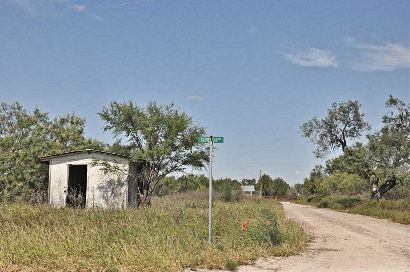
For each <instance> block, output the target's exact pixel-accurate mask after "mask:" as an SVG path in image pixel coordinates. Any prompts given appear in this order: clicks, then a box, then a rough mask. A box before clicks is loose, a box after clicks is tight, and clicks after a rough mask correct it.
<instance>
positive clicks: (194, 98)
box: [186, 95, 204, 101]
mask: <svg viewBox="0 0 410 272" xmlns="http://www.w3.org/2000/svg"><path fill="white" fill-rule="evenodd" d="M186 99H188V100H189V101H201V100H204V98H203V97H202V96H198V95H191V96H188V97H187V98H186Z"/></svg>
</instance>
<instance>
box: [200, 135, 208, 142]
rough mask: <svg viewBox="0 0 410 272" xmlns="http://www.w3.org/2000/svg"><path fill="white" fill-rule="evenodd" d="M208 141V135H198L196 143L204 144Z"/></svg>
mask: <svg viewBox="0 0 410 272" xmlns="http://www.w3.org/2000/svg"><path fill="white" fill-rule="evenodd" d="M208 142H209V137H208V136H200V137H198V143H200V144H206V143H208Z"/></svg>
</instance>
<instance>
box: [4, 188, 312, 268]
mask: <svg viewBox="0 0 410 272" xmlns="http://www.w3.org/2000/svg"><path fill="white" fill-rule="evenodd" d="M213 214H214V221H213V234H214V242H213V245H209V244H208V243H207V203H206V198H205V196H203V195H201V196H198V195H184V196H173V197H166V198H163V199H158V200H156V201H155V202H154V205H153V206H152V207H150V208H139V209H127V210H122V211H113V210H81V209H55V208H51V207H49V206H46V205H39V206H30V205H26V204H2V205H0V226H1V228H0V237H1V238H0V271H181V270H182V269H183V268H185V267H208V268H225V267H226V268H229V269H236V264H244V263H250V262H252V261H254V260H255V259H256V258H258V257H262V256H287V255H292V254H296V253H298V252H300V251H302V250H303V249H304V248H305V246H306V243H307V240H308V237H307V235H306V234H305V233H304V232H303V231H302V229H301V228H300V227H299V226H298V225H297V224H296V223H294V222H293V221H290V220H287V219H286V218H285V215H284V212H283V210H282V207H281V206H280V204H279V203H277V202H275V201H273V200H263V199H262V200H248V199H246V200H242V201H240V202H233V203H224V202H219V201H216V202H215V204H214V213H213ZM243 223H247V224H248V228H247V229H246V230H243V229H242V228H241V224H243Z"/></svg>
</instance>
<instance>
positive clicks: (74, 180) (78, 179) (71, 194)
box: [66, 165, 87, 207]
mask: <svg viewBox="0 0 410 272" xmlns="http://www.w3.org/2000/svg"><path fill="white" fill-rule="evenodd" d="M86 192H87V165H69V166H68V193H67V200H66V204H67V206H69V207H85V203H86Z"/></svg>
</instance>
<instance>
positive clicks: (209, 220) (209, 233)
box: [208, 136, 214, 244]
mask: <svg viewBox="0 0 410 272" xmlns="http://www.w3.org/2000/svg"><path fill="white" fill-rule="evenodd" d="M213 147H214V139H213V137H212V136H211V137H209V203H208V205H209V207H208V243H210V244H211V243H212V239H211V229H212V149H213Z"/></svg>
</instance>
